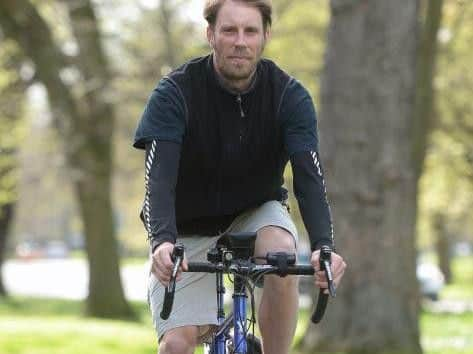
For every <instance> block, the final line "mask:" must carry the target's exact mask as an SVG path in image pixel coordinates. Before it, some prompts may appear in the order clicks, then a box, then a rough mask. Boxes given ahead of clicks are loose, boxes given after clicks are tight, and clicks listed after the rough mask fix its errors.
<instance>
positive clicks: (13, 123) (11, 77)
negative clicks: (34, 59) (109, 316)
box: [0, 45, 25, 296]
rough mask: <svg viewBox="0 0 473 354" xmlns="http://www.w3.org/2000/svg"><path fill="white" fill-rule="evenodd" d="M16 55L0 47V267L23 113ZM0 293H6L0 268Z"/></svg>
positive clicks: (13, 195) (12, 208) (14, 196)
mask: <svg viewBox="0 0 473 354" xmlns="http://www.w3.org/2000/svg"><path fill="white" fill-rule="evenodd" d="M19 59H20V54H19V51H18V48H16V46H11V45H5V46H3V47H2V48H1V50H0V67H1V69H0V269H1V267H2V264H3V261H4V259H5V253H6V248H7V242H8V239H9V237H8V236H9V234H10V228H11V224H12V220H13V216H14V211H15V205H16V201H17V184H18V177H17V147H18V146H19V140H20V133H19V132H20V127H21V123H22V119H21V117H22V115H23V109H22V108H23V101H24V98H23V95H22V93H23V90H24V86H25V85H24V83H23V81H22V80H21V79H20V78H19V75H18V73H17V71H18V67H19V62H20V60H19ZM0 296H7V291H6V289H5V286H4V284H3V278H2V272H1V271H0Z"/></svg>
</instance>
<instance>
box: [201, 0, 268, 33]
mask: <svg viewBox="0 0 473 354" xmlns="http://www.w3.org/2000/svg"><path fill="white" fill-rule="evenodd" d="M225 1H227V0H206V1H205V6H204V18H205V19H206V21H207V23H208V24H209V25H210V26H212V27H213V26H214V25H215V23H216V22H217V16H218V12H219V10H220V8H221V7H222V5H223V4H224V3H225ZM233 1H238V2H242V3H245V4H247V5H249V6H251V7H255V8H257V9H258V10H259V12H260V13H261V17H262V19H263V28H264V30H266V29H267V28H268V26H269V27H270V26H271V24H272V13H273V6H272V3H271V0H233Z"/></svg>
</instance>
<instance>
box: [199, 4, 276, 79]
mask: <svg viewBox="0 0 473 354" xmlns="http://www.w3.org/2000/svg"><path fill="white" fill-rule="evenodd" d="M268 36H269V30H268V31H267V32H266V33H265V32H264V29H263V18H262V16H261V13H260V12H259V10H258V9H257V8H254V7H251V6H248V5H246V4H245V3H242V2H238V1H232V0H227V1H226V2H225V3H224V4H223V6H222V7H221V8H220V10H219V12H218V16H217V20H216V23H215V26H214V27H211V26H209V27H208V28H207V38H208V40H209V43H210V45H211V46H212V48H213V50H214V57H215V64H216V69H217V71H218V73H219V74H220V75H222V76H223V77H224V78H225V79H226V80H228V81H239V80H245V79H248V78H250V77H251V75H252V73H253V72H254V70H255V68H256V64H257V63H258V61H259V59H260V58H261V54H262V52H263V49H264V46H265V44H266V39H267V37H268Z"/></svg>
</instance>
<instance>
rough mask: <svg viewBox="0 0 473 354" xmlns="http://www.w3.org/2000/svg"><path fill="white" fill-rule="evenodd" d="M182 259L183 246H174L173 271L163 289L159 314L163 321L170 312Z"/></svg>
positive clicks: (172, 256)
mask: <svg viewBox="0 0 473 354" xmlns="http://www.w3.org/2000/svg"><path fill="white" fill-rule="evenodd" d="M183 257H184V246H183V245H182V244H179V243H178V244H176V245H175V246H174V249H173V251H172V255H171V259H172V261H173V262H174V269H173V272H172V274H171V279H170V280H169V285H168V286H167V287H166V288H165V289H164V300H163V308H162V310H161V313H160V314H159V315H160V316H161V318H162V319H163V320H167V319H168V318H169V315H170V314H171V311H172V304H173V303H174V291H175V290H176V275H177V270H178V268H179V267H180V265H181V262H182V259H183Z"/></svg>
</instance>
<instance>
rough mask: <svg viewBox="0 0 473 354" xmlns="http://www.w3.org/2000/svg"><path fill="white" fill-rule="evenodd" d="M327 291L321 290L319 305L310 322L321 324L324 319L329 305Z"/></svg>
mask: <svg viewBox="0 0 473 354" xmlns="http://www.w3.org/2000/svg"><path fill="white" fill-rule="evenodd" d="M324 290H325V289H320V291H319V297H318V299H317V305H316V306H315V310H314V313H313V314H312V317H311V318H310V320H311V321H312V323H319V322H320V321H321V320H322V317H324V314H325V309H326V308H327V304H328V294H324Z"/></svg>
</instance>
